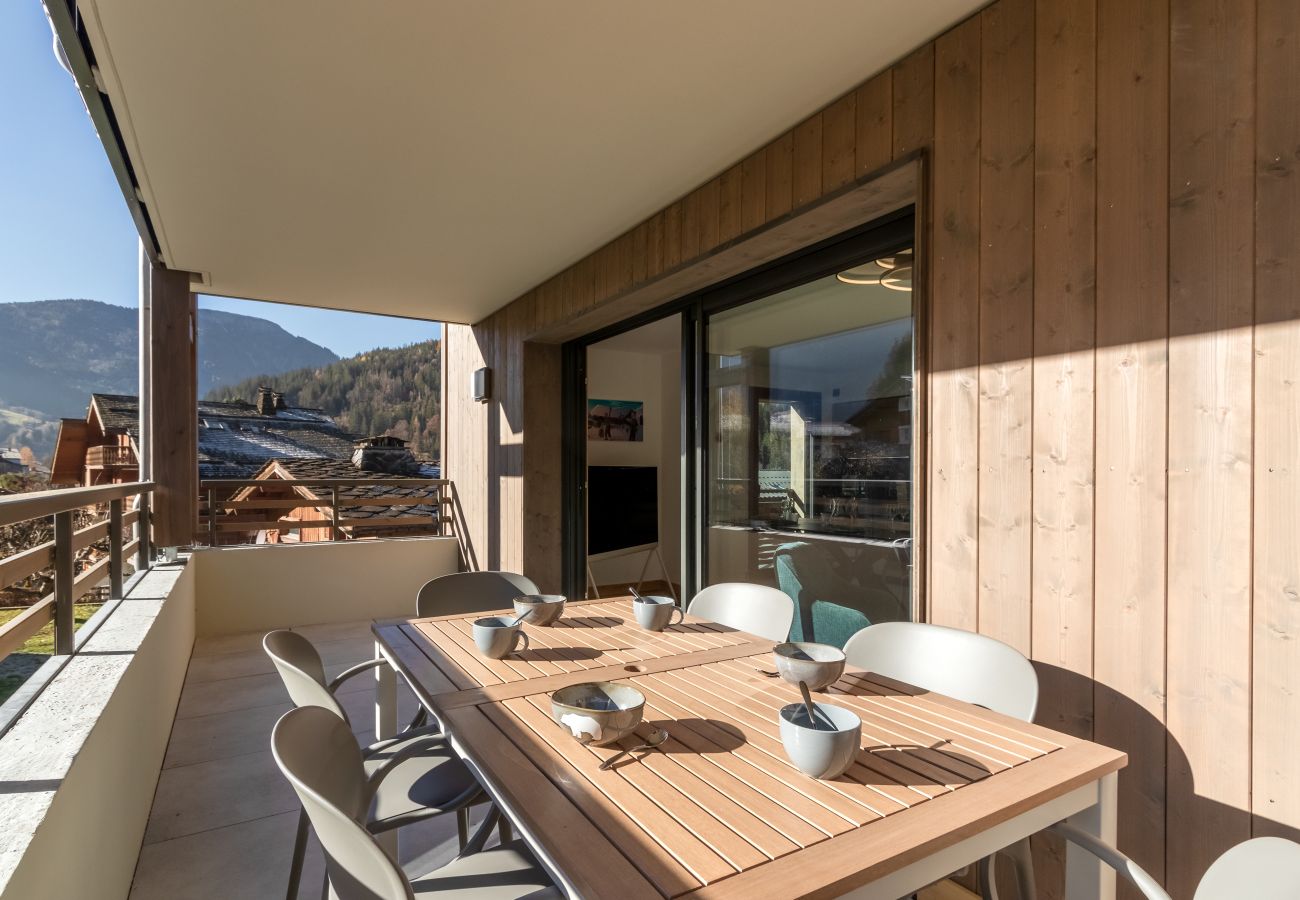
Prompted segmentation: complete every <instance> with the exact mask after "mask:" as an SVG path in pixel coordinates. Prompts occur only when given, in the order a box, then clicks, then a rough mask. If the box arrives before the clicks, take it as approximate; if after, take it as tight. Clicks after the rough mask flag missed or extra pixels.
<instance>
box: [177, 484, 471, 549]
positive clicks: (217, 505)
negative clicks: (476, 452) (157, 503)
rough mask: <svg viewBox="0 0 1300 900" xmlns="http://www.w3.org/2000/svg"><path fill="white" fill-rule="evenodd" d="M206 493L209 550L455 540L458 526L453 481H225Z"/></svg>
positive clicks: (201, 526)
mask: <svg viewBox="0 0 1300 900" xmlns="http://www.w3.org/2000/svg"><path fill="white" fill-rule="evenodd" d="M199 489H200V501H199V507H198V513H199V517H198V522H197V530H196V532H195V534H196V538H197V539H198V540H199V541H200V542H202V543H206V544H207V545H208V546H210V547H215V546H219V545H223V544H225V545H229V544H238V543H253V542H255V541H257V542H262V543H278V542H303V543H308V542H317V541H338V540H349V539H355V538H360V537H379V536H386V537H406V536H411V537H414V536H417V535H449V534H453V533H454V527H455V516H454V515H453V510H454V507H455V492H454V489H453V487H452V483H451V482H450V481H448V480H446V479H430V478H396V477H379V478H322V479H315V480H294V481H280V480H268V479H237V478H223V479H212V480H207V481H203V482H201V483H200V485H199ZM258 535H262V538H261V540H260V541H258Z"/></svg>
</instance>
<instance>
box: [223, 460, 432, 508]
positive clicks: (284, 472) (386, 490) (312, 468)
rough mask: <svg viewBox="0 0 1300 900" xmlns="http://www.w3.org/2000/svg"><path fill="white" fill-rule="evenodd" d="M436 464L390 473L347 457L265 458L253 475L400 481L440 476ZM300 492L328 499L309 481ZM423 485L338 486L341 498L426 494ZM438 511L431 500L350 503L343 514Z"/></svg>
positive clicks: (327, 494)
mask: <svg viewBox="0 0 1300 900" xmlns="http://www.w3.org/2000/svg"><path fill="white" fill-rule="evenodd" d="M439 474H440V473H439V467H438V466H436V465H433V464H432V463H428V462H423V461H422V462H421V463H420V470H419V473H418V474H416V475H393V474H389V473H387V472H363V471H360V470H359V469H357V467H356V465H354V464H353V463H352V462H351V460H346V459H273V460H270V461H268V462H267V463H266V464H265V465H264V466H263V467H262V469H261V470H260V471H258V473H257V474H256V475H254V476H253V477H254V478H259V479H267V480H271V479H280V480H284V481H290V480H301V481H309V480H312V479H325V478H364V479H366V480H367V481H400V480H403V479H407V480H409V479H411V478H428V479H429V480H431V481H432V480H436V479H437V478H438V477H439ZM298 490H299V492H300V493H306V494H308V495H310V496H313V497H316V498H317V499H321V500H324V499H328V496H329V492H328V491H323V492H320V493H318V492H314V491H312V489H311V487H310V486H309V485H304V486H302V487H300V488H299V489H298ZM248 491H251V488H249V489H245V491H244V492H241V494H240V496H242V495H243V494H244V493H247V492H248ZM428 493H429V492H428V490H427V489H425V488H418V487H408V486H399V485H393V486H391V487H389V486H386V485H382V484H376V485H367V486H365V487H349V488H340V489H339V497H340V498H341V499H349V500H353V499H372V498H374V499H378V498H392V497H417V496H421V495H428ZM436 511H437V506H436V505H435V504H432V503H421V504H419V505H416V506H349V507H348V508H347V512H346V516H347V518H349V519H372V518H384V519H388V518H403V519H405V518H421V519H430V518H432V517H433V515H434V514H435V512H436Z"/></svg>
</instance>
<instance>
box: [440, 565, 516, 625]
mask: <svg viewBox="0 0 1300 900" xmlns="http://www.w3.org/2000/svg"><path fill="white" fill-rule="evenodd" d="M539 593H541V591H539V590H538V589H537V585H535V584H533V582H532V581H531V580H530V579H528V578H525V577H524V576H523V575H516V574H515V573H514V572H455V573H453V574H451V575H443V576H441V577H440V578H435V579H433V580H432V581H429V582H426V583H425V585H424V587H422V588H420V591H419V593H417V594H416V595H415V614H416V615H417V616H420V617H423V616H454V615H456V614H457V613H473V612H488V611H489V610H493V609H505V608H506V607H508V606H510V604H511V603H513V602H514V599H515V598H516V597H520V596H523V595H524V594H539Z"/></svg>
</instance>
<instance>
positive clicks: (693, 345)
mask: <svg viewBox="0 0 1300 900" xmlns="http://www.w3.org/2000/svg"><path fill="white" fill-rule="evenodd" d="M905 246H910V247H912V248H913V252H914V253H915V254H917V256H918V260H917V266H918V268H917V271H920V268H919V263H920V259H919V255H920V253H921V251H922V247H921V234H920V230H919V228H918V208H917V206H916V205H914V204H913V205H908V206H906V207H904V208H902V209H899V210H897V211H895V212H892V213H889V214H887V215H884V216H881V217H879V218H876V219H873V220H872V221H870V222H867V223H865V224H863V225H860V226H858V227H856V228H852V229H849V230H847V231H845V232H842V233H840V234H837V235H834V236H832V237H830V238H827V239H825V240H822V241H819V242H817V243H815V244H812V245H810V246H807V247H804V248H801V249H799V250H796V251H794V252H792V253H789V254H786V255H784V256H782V257H780V258H778V259H775V260H772V261H770V262H767V263H763V264H760V265H758V266H756V267H754V268H753V269H750V270H749V271H747V272H742V273H740V274H738V275H735V276H733V277H731V278H727V279H725V280H723V281H721V282H719V283H717V284H714V285H710V286H708V287H705V288H702V289H700V290H697V291H694V292H691V293H689V294H686V295H684V296H682V297H679V298H677V299H674V300H670V301H668V302H666V303H664V304H661V305H660V306H658V307H655V308H653V309H650V310H646V311H645V312H642V313H638V314H637V315H634V316H629V317H628V318H626V319H623V320H621V321H619V322H616V323H615V324H613V325H609V326H606V327H604V328H600V329H597V330H595V331H592V332H589V333H588V334H584V335H582V336H581V337H578V338H574V339H573V340H570V341H567V342H565V343H564V345H563V348H562V353H563V371H562V379H563V380H562V383H561V416H562V423H561V426H562V427H561V431H562V436H561V453H562V461H563V462H562V466H561V519H562V523H563V525H562V528H563V551H562V552H563V562H562V567H561V572H562V585H563V587H562V590H563V591H564V592H565V594H567V595H568V596H570V597H577V596H579V595H584V596H585V591H584V590H583V588H584V587H585V585H586V557H587V541H586V531H587V523H586V519H587V512H586V506H587V504H586V496H587V484H586V469H587V440H586V406H587V403H586V401H587V391H586V389H587V379H586V375H587V373H586V369H587V367H586V358H587V348H588V347H589V346H591V345H592V344H596V343H599V342H601V341H603V340H606V339H607V338H611V337H614V336H615V335H618V334H623V333H625V332H628V331H632V330H634V329H636V328H640V327H641V326H643V325H647V324H649V323H651V322H655V321H658V320H660V319H663V318H666V317H668V316H671V315H679V314H680V315H681V317H682V346H681V353H682V361H681V392H680V398H681V399H680V411H681V426H682V428H681V434H682V473H681V490H682V503H681V509H682V523H681V538H682V547H681V565H682V571H681V582H682V584H681V587H682V597H683V603H684V602H685V600H686V598H689V597H692V596H694V594H695V593H696V592H697V591H698V590H699V589H700V587H701V586H703V584H704V580H705V574H706V573H707V571H708V560H707V553H708V546H707V545H708V542H707V541H706V540H705V539H704V529H703V527H702V524H703V523H704V521H705V520H706V504H707V502H708V496H707V493H708V462H709V460H708V457H709V453H708V446H707V445H708V441H707V432H708V427H707V423H708V415H709V408H708V383H707V382H708V378H707V374H708V368H707V366H708V354H707V350H708V348H707V343H706V323H707V320H708V317H709V316H710V315H713V314H716V313H719V312H722V311H724V310H728V309H732V308H735V307H737V306H743V305H745V304H747V303H751V302H754V301H757V300H761V299H763V298H764V297H769V296H771V295H773V294H778V293H781V292H782V291H786V290H789V289H790V288H794V287H798V286H799V285H801V284H805V283H807V282H809V281H814V280H816V279H818V278H823V277H825V276H827V275H831V274H834V273H835V272H839V271H843V270H844V269H847V268H851V267H853V266H855V265H861V264H863V263H866V262H868V261H870V260H872V259H877V258H879V257H881V256H885V255H888V254H889V253H890V252H892V251H895V250H898V249H901V248H902V247H905ZM917 281H918V280H917V279H915V278H914V285H913V310H912V336H913V337H912V346H913V371H914V380H913V385H914V387H913V397H914V402H913V426H912V447H913V464H912V469H913V485H914V489H913V519H912V521H913V573H912V579H913V588H912V595H913V603H912V605H913V613H914V614H915V615H916V616H917V617H918V618H921V614H922V599H921V594H920V593H919V590H918V586H919V580H918V574H919V573H918V569H919V567H918V566H917V564H916V562H917V560H919V559H920V558H921V555H920V554H919V553H917V552H916V548H917V546H918V545H919V544H920V543H921V539H922V536H923V535H922V533H921V532H920V527H921V523H923V522H924V516H923V514H922V511H921V510H920V509H918V508H917V507H918V506H919V505H920V503H921V502H922V498H923V496H924V494H923V492H922V491H920V490H917V489H916V487H915V485H917V484H918V483H919V481H920V478H921V475H922V470H921V467H920V465H919V463H920V461H921V460H922V459H923V458H924V451H923V447H922V445H923V443H924V439H925V429H924V428H923V427H922V423H921V422H920V420H919V413H920V411H921V410H922V409H923V408H924V404H923V403H922V401H921V398H920V396H919V395H920V393H921V392H922V390H923V386H924V381H923V380H922V378H921V364H922V360H923V356H924V355H923V352H922V348H923V345H924V333H923V331H922V328H923V323H924V315H923V308H924V297H925V294H924V291H923V290H922V289H921V285H920V284H918V283H917Z"/></svg>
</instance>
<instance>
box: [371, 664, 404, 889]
mask: <svg viewBox="0 0 1300 900" xmlns="http://www.w3.org/2000/svg"><path fill="white" fill-rule="evenodd" d="M375 655H376V656H382V655H383V653H382V651H381V648H380V644H379V642H378V641H376V642H375ZM396 734H397V673H396V672H395V671H393V667H392V666H375V740H377V741H382V740H384V739H385V738H390V737H393V736H395V735H396ZM375 840H376V841H377V842H378V844H379V846H381V847H383V848H384V850H385V851H387V853H388V855H389V856H390V857H391V858H392V859H393V860H394V861H397V862H398V864H399V865H400V862H401V852H400V849H399V847H398V842H397V830H396V829H394V830H393V831H385V832H384V833H382V834H377V835H375Z"/></svg>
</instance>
